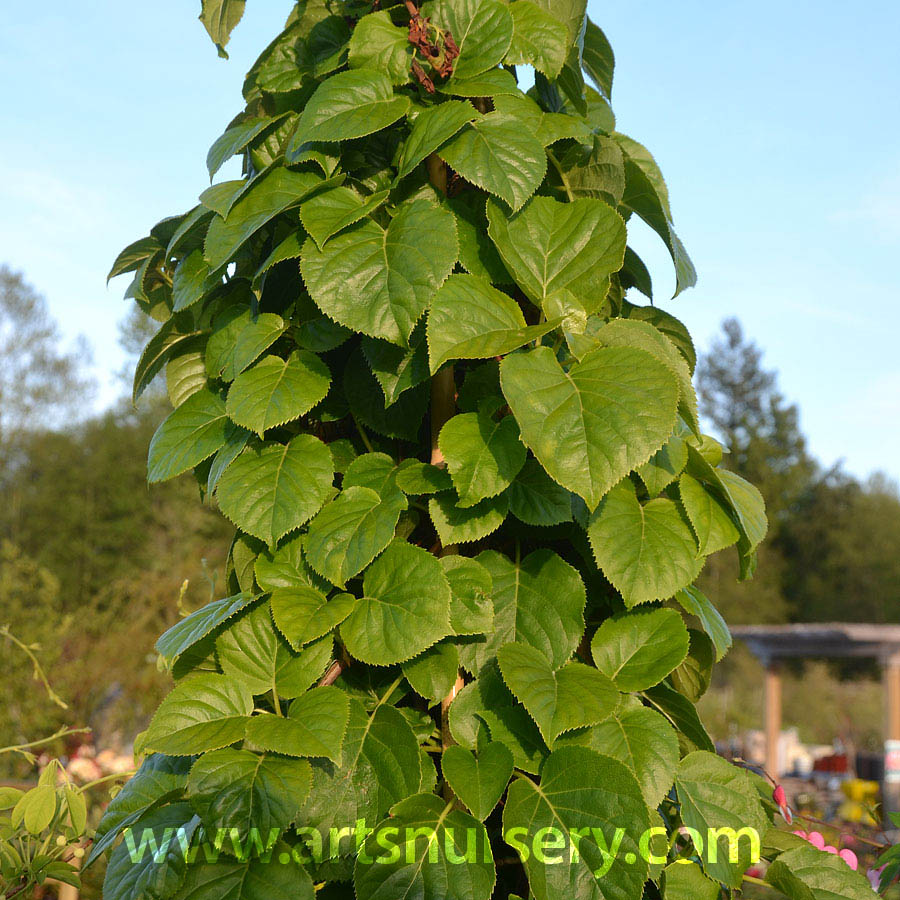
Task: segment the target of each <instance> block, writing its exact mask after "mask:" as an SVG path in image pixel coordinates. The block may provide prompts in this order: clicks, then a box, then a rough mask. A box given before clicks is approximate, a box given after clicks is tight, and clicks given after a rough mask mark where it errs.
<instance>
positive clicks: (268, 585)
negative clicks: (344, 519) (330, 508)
mask: <svg viewBox="0 0 900 900" xmlns="http://www.w3.org/2000/svg"><path fill="white" fill-rule="evenodd" d="M333 447H334V444H331V445H330V448H329V449H332V448H333ZM305 542H306V535H301V534H298V535H295V536H294V537H292V538H289V539H288V540H286V541H284V542H283V543H282V544H281V545H280V546H279V547H278V549H277V550H275V551H270V550H267V551H265V552H264V553H262V554H260V555H259V557H258V558H257V560H256V564H255V567H254V568H255V574H256V583H257V584H258V585H259V587H260V589H261V590H263V591H273V592H274V591H277V590H280V589H281V588H295V587H304V586H309V587H314V588H316V589H317V590H319V591H322V592H323V593H326V594H327V593H328V591H329V590H331V585H329V584H328V582H326V581H325V580H324V579H323V578H322V577H321V576H320V575H318V574H316V573H315V572H314V571H313V570H312V569H311V568H310V566H309V563H308V562H307V561H306V556H305V554H304V552H303V551H304V544H305Z"/></svg>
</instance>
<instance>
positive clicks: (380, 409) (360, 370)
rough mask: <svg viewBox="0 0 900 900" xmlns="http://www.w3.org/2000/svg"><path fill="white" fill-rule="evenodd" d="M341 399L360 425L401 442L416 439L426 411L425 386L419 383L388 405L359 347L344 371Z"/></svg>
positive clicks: (426, 391) (426, 386) (427, 391)
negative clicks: (342, 398)
mask: <svg viewBox="0 0 900 900" xmlns="http://www.w3.org/2000/svg"><path fill="white" fill-rule="evenodd" d="M398 386H399V383H398ZM344 395H345V397H346V399H347V402H348V403H349V405H350V412H351V413H352V414H353V415H354V416H355V417H356V418H357V419H358V420H359V421H360V422H361V423H362V424H363V425H366V426H368V427H369V428H371V429H372V430H373V431H375V432H377V433H378V434H383V435H384V436H385V437H393V438H400V439H402V440H405V441H415V440H416V439H417V437H418V434H419V428H420V426H421V424H422V419H423V418H424V417H425V413H426V411H427V409H428V398H429V390H428V385H427V384H425V383H421V382H420V383H419V384H417V385H416V386H415V387H413V388H409V389H407V390H405V391H403V392H402V393H401V394H400V396H399V397H398V398H397V399H396V400H394V401H393V402H392V403H391V404H390V405H388V404H387V403H386V400H385V394H384V391H383V389H382V387H381V385H380V384H379V383H378V379H377V378H376V377H375V375H374V374H373V373H372V370H371V369H370V368H369V365H368V363H367V362H366V357H365V355H364V353H363V350H362V348H361V347H359V348H357V350H356V351H355V352H354V353H353V354H352V355H351V356H350V359H349V360H348V361H347V364H346V366H345V368H344Z"/></svg>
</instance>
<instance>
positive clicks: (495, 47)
mask: <svg viewBox="0 0 900 900" xmlns="http://www.w3.org/2000/svg"><path fill="white" fill-rule="evenodd" d="M432 18H433V20H434V23H435V24H436V25H438V26H439V27H440V28H444V29H449V30H450V31H451V32H452V33H453V39H454V41H455V42H456V46H457V47H459V56H458V57H457V58H456V59H455V60H454V61H453V76H454V78H458V79H464V78H472V77H473V76H475V75H480V74H481V73H482V72H486V71H487V70H488V69H492V68H493V67H494V66H496V65H497V64H498V63H499V62H500V61H501V60H502V59H503V57H504V56H506V52H507V50H509V44H510V41H512V36H513V20H512V16H511V15H510V13H509V7H508V6H506V5H504V4H503V3H500V2H498V0H437V2H436V3H435V4H434V7H433V9H432Z"/></svg>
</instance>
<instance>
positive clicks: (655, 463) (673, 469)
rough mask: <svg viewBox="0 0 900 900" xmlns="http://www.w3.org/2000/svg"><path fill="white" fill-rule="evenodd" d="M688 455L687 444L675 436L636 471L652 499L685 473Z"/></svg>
mask: <svg viewBox="0 0 900 900" xmlns="http://www.w3.org/2000/svg"><path fill="white" fill-rule="evenodd" d="M687 459H688V453H687V445H686V444H685V442H684V441H683V440H682V439H681V438H679V437H675V436H674V435H673V436H672V437H670V438H669V441H668V443H666V444H664V445H663V446H662V447H661V448H660V449H659V450H657V451H656V453H654V454H653V456H651V457H650V459H649V460H648V461H647V462H645V463H644V465H642V466H638V468H637V469H636V471H637V474H638V477H639V478H640V479H641V481H643V482H644V487H645V488H647V493H648V494H649V495H650V496H651V497H656V496H657V495H658V494H660V493H662V491H663V490H664V489H665V488H667V487H668V486H669V485H670V484H671V483H672V482H673V481H675V479H676V478H677V477H678V476H679V475H680V474H681V473H682V472H683V471H684V467H685V466H686V465H687Z"/></svg>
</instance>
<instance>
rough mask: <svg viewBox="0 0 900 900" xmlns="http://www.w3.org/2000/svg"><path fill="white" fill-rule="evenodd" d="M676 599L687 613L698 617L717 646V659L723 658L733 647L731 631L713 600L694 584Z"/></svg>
mask: <svg viewBox="0 0 900 900" xmlns="http://www.w3.org/2000/svg"><path fill="white" fill-rule="evenodd" d="M675 599H676V600H677V601H678V602H679V603H680V604H681V607H682V609H683V610H684V611H685V612H686V613H689V614H690V615H692V616H696V617H697V619H698V620H699V621H700V625H701V626H702V627H703V630H704V631H705V632H706V633H707V634H708V635H709V637H710V639H711V640H712V642H713V646H714V647H715V648H716V660H717V661H718V660H720V659H722V657H723V656H724V655H725V654H726V653H727V652H728V651H729V650H730V649H731V632H730V631H729V630H728V625H726V624H725V620H724V619H723V618H722V614H721V613H720V612H719V611H718V610H717V609H716V608H715V606H713V603H712V601H711V600H710V599H709V598H708V597H706V596H705V595H704V594H703V593H701V592H700V591H699V590H697V588H696V587H694V586H693V585H690V586H688V587H686V588H685V589H684V590H683V591H679V592H678V593H677V594H676V595H675Z"/></svg>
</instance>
